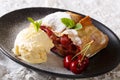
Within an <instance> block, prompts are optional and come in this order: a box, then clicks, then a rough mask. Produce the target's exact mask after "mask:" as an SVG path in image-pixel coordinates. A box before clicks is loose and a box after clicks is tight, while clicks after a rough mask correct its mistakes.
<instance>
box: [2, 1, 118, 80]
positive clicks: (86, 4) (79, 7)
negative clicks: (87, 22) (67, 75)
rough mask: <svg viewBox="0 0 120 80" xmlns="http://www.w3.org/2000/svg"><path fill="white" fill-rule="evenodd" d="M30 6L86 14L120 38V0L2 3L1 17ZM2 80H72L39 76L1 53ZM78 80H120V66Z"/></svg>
mask: <svg viewBox="0 0 120 80" xmlns="http://www.w3.org/2000/svg"><path fill="white" fill-rule="evenodd" d="M27 7H55V8H62V9H68V10H72V11H76V12H79V13H82V14H86V15H89V16H91V17H92V18H94V19H97V20H98V21H100V22H102V23H104V24H105V25H106V26H108V27H109V28H110V29H111V30H112V31H114V33H116V35H117V36H118V37H119V38H120V0H0V16H2V15H4V14H6V13H8V12H10V11H13V10H16V9H21V8H27ZM0 80H72V79H64V78H56V77H52V76H48V75H40V74H37V73H36V72H34V71H31V70H29V69H26V68H25V67H23V66H21V65H19V64H17V63H15V62H13V61H12V60H10V59H8V58H7V57H6V56H4V55H3V54H1V53H0ZM74 80H75V79H74ZM76 80H120V65H118V66H117V67H116V68H115V69H114V70H112V71H110V72H108V73H106V74H104V75H100V76H98V77H92V78H86V79H76Z"/></svg>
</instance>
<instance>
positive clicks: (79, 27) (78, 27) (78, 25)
mask: <svg viewBox="0 0 120 80" xmlns="http://www.w3.org/2000/svg"><path fill="white" fill-rule="evenodd" d="M74 29H76V30H79V29H82V24H80V23H77V24H76V25H75V27H74Z"/></svg>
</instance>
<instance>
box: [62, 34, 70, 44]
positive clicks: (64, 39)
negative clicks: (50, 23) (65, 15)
mask: <svg viewBox="0 0 120 80" xmlns="http://www.w3.org/2000/svg"><path fill="white" fill-rule="evenodd" d="M60 42H61V44H62V45H63V46H64V45H69V44H70V43H71V39H69V38H68V35H66V34H64V35H63V36H61V37H60Z"/></svg>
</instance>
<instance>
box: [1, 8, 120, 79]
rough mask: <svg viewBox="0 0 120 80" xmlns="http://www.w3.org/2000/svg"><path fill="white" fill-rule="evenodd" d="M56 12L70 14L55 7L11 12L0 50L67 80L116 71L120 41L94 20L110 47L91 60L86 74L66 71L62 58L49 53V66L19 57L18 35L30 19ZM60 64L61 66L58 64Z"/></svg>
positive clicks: (4, 25) (5, 20) (5, 21)
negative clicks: (16, 43)
mask: <svg viewBox="0 0 120 80" xmlns="http://www.w3.org/2000/svg"><path fill="white" fill-rule="evenodd" d="M56 11H66V10H62V9H54V8H27V9H21V10H16V11H13V12H10V13H8V14H6V15H4V16H2V17H1V18H0V51H1V52H2V53H3V54H5V55H6V56H8V57H9V58H10V59H12V60H14V61H15V62H17V63H19V64H21V65H23V66H25V67H27V68H30V69H32V70H35V71H37V72H41V73H46V74H51V75H53V76H58V77H66V78H85V77H93V76H98V75H101V74H104V73H106V72H108V71H111V70H112V69H113V68H115V67H116V66H117V65H118V64H119V62H120V41H119V39H118V37H117V36H116V35H115V34H114V33H113V32H112V31H111V30H110V29H109V28H107V27H106V26H105V25H103V24H101V23H100V22H98V21H96V20H94V19H92V21H93V24H94V25H95V26H96V27H98V28H99V29H100V30H101V31H102V32H104V33H105V34H107V35H108V37H109V43H108V46H107V47H106V48H105V49H103V50H102V51H100V52H99V53H98V54H96V55H95V56H94V57H92V58H91V59H90V65H89V67H88V68H87V69H86V70H85V71H84V72H83V73H82V74H78V75H75V74H72V73H71V72H70V71H68V70H67V69H65V68H63V64H62V58H60V57H58V56H56V55H54V54H53V53H51V54H49V55H50V57H49V59H48V62H47V63H46V64H36V65H33V64H29V63H26V62H24V61H22V60H19V59H18V58H16V57H15V56H14V54H13V52H12V51H11V49H12V48H13V45H14V40H15V37H16V36H17V34H18V32H19V31H20V30H22V29H23V28H25V27H28V26H29V22H28V21H27V17H32V18H34V19H35V20H37V19H40V18H42V17H44V16H46V15H48V14H50V13H53V12H56ZM58 63H59V64H58Z"/></svg>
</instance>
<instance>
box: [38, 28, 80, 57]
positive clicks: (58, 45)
mask: <svg viewBox="0 0 120 80" xmlns="http://www.w3.org/2000/svg"><path fill="white" fill-rule="evenodd" d="M40 28H41V29H42V30H43V31H45V32H46V33H47V35H48V36H49V37H50V38H51V39H52V41H53V44H54V48H53V49H52V51H53V52H57V53H59V54H61V55H62V56H67V55H73V54H74V55H75V54H76V53H78V52H80V47H79V46H77V45H75V44H73V42H72V40H71V39H70V38H69V37H68V35H66V34H64V35H62V36H60V37H58V36H56V35H55V34H54V33H53V32H52V31H51V30H50V29H49V28H48V27H46V26H41V27H40Z"/></svg>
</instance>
